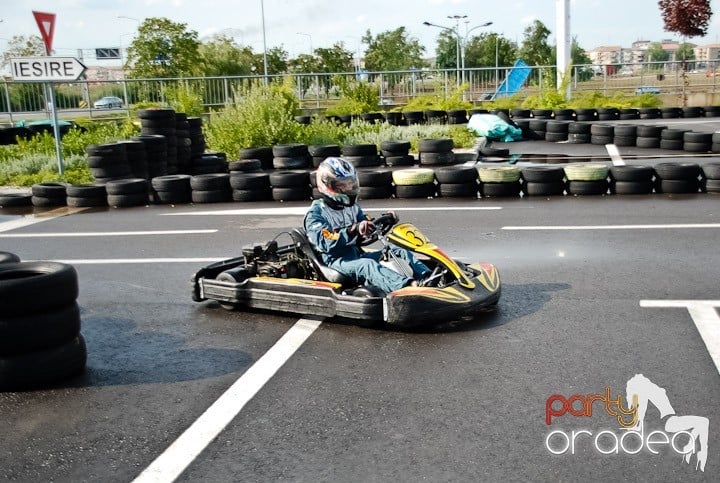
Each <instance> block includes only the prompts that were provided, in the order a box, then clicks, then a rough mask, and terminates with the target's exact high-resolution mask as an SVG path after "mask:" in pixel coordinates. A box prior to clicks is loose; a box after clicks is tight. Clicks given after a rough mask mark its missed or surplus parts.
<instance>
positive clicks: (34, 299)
mask: <svg viewBox="0 0 720 483" xmlns="http://www.w3.org/2000/svg"><path fill="white" fill-rule="evenodd" d="M77 297H78V278H77V272H76V271H75V268H74V267H73V266H72V265H67V264H65V263H58V262H21V263H4V264H2V265H0V317H7V316H16V315H27V314H32V313H37V312H45V311H48V310H53V309H55V308H57V307H63V306H67V305H70V304H71V303H73V302H75V299H77Z"/></svg>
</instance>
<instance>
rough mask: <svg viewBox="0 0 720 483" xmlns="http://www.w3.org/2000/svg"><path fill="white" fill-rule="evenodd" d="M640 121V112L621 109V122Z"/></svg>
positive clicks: (631, 109)
mask: <svg viewBox="0 0 720 483" xmlns="http://www.w3.org/2000/svg"><path fill="white" fill-rule="evenodd" d="M635 119H640V111H639V110H637V109H633V108H627V109H620V120H621V121H632V120H635Z"/></svg>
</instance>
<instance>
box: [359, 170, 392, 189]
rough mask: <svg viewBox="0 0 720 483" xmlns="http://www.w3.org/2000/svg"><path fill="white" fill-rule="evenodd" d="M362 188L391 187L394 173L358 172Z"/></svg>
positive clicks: (384, 171)
mask: <svg viewBox="0 0 720 483" xmlns="http://www.w3.org/2000/svg"><path fill="white" fill-rule="evenodd" d="M357 176H358V182H359V183H360V186H361V187H363V186H390V185H391V184H392V171H390V170H389V169H368V170H358V172H357Z"/></svg>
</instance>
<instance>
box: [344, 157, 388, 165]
mask: <svg viewBox="0 0 720 483" xmlns="http://www.w3.org/2000/svg"><path fill="white" fill-rule="evenodd" d="M343 159H344V160H346V161H347V162H348V163H350V164H352V165H353V166H355V167H356V168H371V167H375V166H382V159H381V158H380V156H378V155H377V154H368V155H364V156H343Z"/></svg>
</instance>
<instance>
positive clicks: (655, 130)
mask: <svg viewBox="0 0 720 483" xmlns="http://www.w3.org/2000/svg"><path fill="white" fill-rule="evenodd" d="M663 129H665V126H637V138H636V139H635V145H636V146H637V147H639V148H659V147H660V135H661V133H662V131H663Z"/></svg>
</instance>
